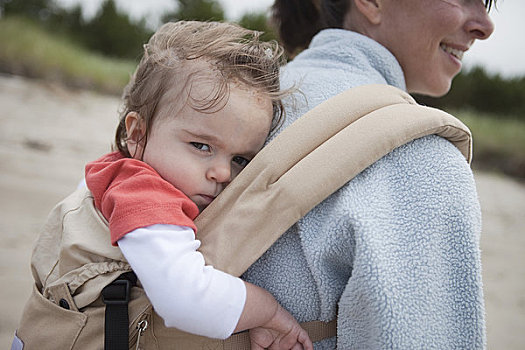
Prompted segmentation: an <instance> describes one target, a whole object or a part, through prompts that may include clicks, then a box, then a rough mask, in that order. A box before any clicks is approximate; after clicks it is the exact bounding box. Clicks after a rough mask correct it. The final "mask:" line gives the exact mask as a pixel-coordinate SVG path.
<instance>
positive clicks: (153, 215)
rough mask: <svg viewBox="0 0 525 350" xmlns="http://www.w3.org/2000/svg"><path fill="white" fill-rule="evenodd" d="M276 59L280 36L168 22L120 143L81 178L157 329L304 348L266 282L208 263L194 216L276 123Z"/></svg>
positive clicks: (143, 72)
mask: <svg viewBox="0 0 525 350" xmlns="http://www.w3.org/2000/svg"><path fill="white" fill-rule="evenodd" d="M281 61H282V51H281V49H280V48H279V46H278V45H277V44H275V43H265V42H261V41H259V40H258V33H256V32H252V31H248V30H246V29H243V28H240V27H238V26H235V25H232V24H226V23H211V22H209V23H203V22H177V23H168V24H165V25H164V26H162V27H161V28H160V29H159V30H158V31H157V32H156V33H155V34H154V35H153V37H152V38H151V39H150V41H149V43H148V44H147V45H146V46H145V54H144V57H143V58H142V60H141V62H140V64H139V66H138V68H137V71H136V72H135V74H134V76H133V78H132V80H131V82H130V84H129V85H128V87H127V88H126V90H125V93H124V110H123V112H122V114H121V119H120V123H119V125H118V127H117V132H116V147H117V149H118V150H117V151H115V152H113V153H110V154H107V155H105V156H103V157H101V158H100V159H98V160H97V161H94V162H92V163H89V164H88V165H87V166H86V184H87V186H88V188H89V190H90V191H91V192H92V194H93V197H94V200H95V206H96V208H97V209H98V210H99V211H100V212H101V213H102V214H103V216H104V217H105V218H106V220H107V221H108V223H109V229H110V234H111V242H112V244H113V245H118V247H119V248H120V249H121V251H122V253H123V255H124V256H125V258H126V260H127V261H128V262H129V264H130V265H131V267H132V269H133V271H134V272H135V273H136V275H137V276H138V279H139V280H140V282H141V283H142V286H143V287H144V290H145V292H146V294H147V296H148V298H149V299H150V301H151V303H152V305H153V306H154V309H155V310H156V312H157V313H158V314H159V315H160V316H161V317H162V318H163V319H164V322H165V324H166V326H169V327H176V328H178V329H180V330H183V331H187V332H190V333H194V334H199V335H204V336H207V337H211V338H221V339H224V338H227V337H229V336H230V335H231V334H232V333H234V332H238V331H242V330H245V329H252V331H251V332H250V337H251V342H252V349H259V348H261V349H262V348H267V347H270V346H272V349H273V348H276V349H278V348H279V349H280V348H283V349H290V348H294V347H298V348H304V349H312V348H313V347H312V343H311V341H310V339H309V337H308V335H307V333H306V332H305V331H304V330H303V329H302V328H301V327H300V326H299V324H298V323H297V321H296V320H295V319H294V318H293V317H292V316H291V315H290V314H289V313H288V312H287V311H285V310H284V309H283V308H282V307H280V306H279V304H278V303H277V302H276V300H275V299H274V298H273V296H272V295H270V294H269V293H268V292H267V291H265V290H263V289H261V288H259V287H256V286H254V285H252V284H250V283H247V282H244V281H242V280H241V279H239V278H237V277H234V276H231V275H228V274H226V273H223V272H221V271H218V270H215V269H214V268H213V267H211V266H206V265H205V263H204V259H203V256H202V254H200V253H199V252H198V251H197V248H198V247H199V245H200V242H199V241H198V240H196V235H197V237H198V233H196V227H195V224H194V222H193V220H194V219H195V217H196V216H197V215H198V214H199V212H200V211H202V210H203V209H204V208H206V206H207V205H208V204H210V202H211V201H212V200H213V199H214V198H215V197H216V196H217V195H219V193H220V192H221V191H222V190H224V188H225V187H226V186H227V185H228V184H229V183H230V181H232V179H233V178H235V176H237V174H239V172H240V171H241V170H242V169H243V168H244V167H245V166H246V165H247V164H248V163H249V162H250V160H251V159H252V158H253V157H254V156H255V155H256V154H257V152H258V151H259V150H260V149H261V148H262V146H263V145H264V142H265V140H266V137H267V136H268V134H269V132H270V130H271V129H272V128H274V127H275V126H276V125H278V124H279V122H280V119H281V117H282V113H283V112H282V105H281V102H280V98H281V95H282V93H281V92H280V91H279V67H280V63H281ZM253 234H257V232H253Z"/></svg>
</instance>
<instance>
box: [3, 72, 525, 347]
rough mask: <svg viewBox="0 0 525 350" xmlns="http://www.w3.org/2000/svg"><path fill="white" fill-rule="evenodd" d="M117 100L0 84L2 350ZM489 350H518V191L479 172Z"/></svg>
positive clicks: (107, 130)
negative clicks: (44, 244)
mask: <svg viewBox="0 0 525 350" xmlns="http://www.w3.org/2000/svg"><path fill="white" fill-rule="evenodd" d="M119 103H120V101H119V99H118V98H117V97H114V96H106V95H99V94H95V93H93V92H88V91H79V90H77V91H74V90H70V89H68V88H64V87H62V86H60V85H56V84H52V83H46V82H39V81H34V80H27V79H24V78H20V77H11V76H1V75H0V106H1V107H0V125H1V127H0V193H1V196H0V238H1V244H0V309H1V310H2V312H1V313H0V348H1V349H8V348H9V347H10V344H11V338H12V334H13V332H14V330H15V329H16V327H17V323H18V321H19V317H20V314H21V312H22V308H23V306H24V303H25V301H26V299H27V297H28V296H29V293H30V290H31V283H32V282H31V281H32V280H31V272H30V267H29V261H30V255H31V248H32V244H33V242H34V240H35V238H36V235H37V233H38V231H39V228H40V227H41V225H42V224H43V223H44V221H45V219H46V216H47V214H48V213H49V211H50V210H51V209H52V207H53V206H54V205H55V204H56V203H57V202H58V201H59V200H61V199H62V198H64V197H65V196H66V195H68V194H69V193H70V192H71V191H72V190H73V189H74V188H75V187H76V186H77V184H78V182H79V181H80V179H81V178H82V176H83V167H84V164H85V163H86V162H87V161H90V160H93V159H95V158H97V157H98V156H99V155H101V154H103V153H105V152H107V151H108V150H109V149H110V145H111V142H112V138H113V131H114V129H115V126H116V123H117V119H118V108H119ZM475 177H476V182H477V186H478V193H479V197H480V201H481V205H482V210H483V233H482V238H481V248H482V259H483V279H484V290H485V298H486V314H487V339H488V349H505V350H514V349H516V350H518V349H524V348H525V253H524V251H525V215H524V212H525V184H523V183H520V182H517V181H515V180H513V179H510V178H506V177H503V176H499V175H495V174H489V173H483V172H476V173H475Z"/></svg>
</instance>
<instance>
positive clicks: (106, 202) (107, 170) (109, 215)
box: [86, 152, 199, 246]
mask: <svg viewBox="0 0 525 350" xmlns="http://www.w3.org/2000/svg"><path fill="white" fill-rule="evenodd" d="M86 184H87V187H88V188H89V190H90V191H91V193H92V194H93V197H94V199H95V207H96V208H97V209H98V210H100V212H101V213H102V215H104V217H105V218H106V220H107V221H108V222H109V231H110V234H111V243H112V244H113V245H115V246H116V245H117V241H118V240H119V239H120V238H122V237H123V236H124V235H125V234H126V233H128V232H131V231H133V230H136V229H138V228H141V227H146V226H151V225H154V224H169V225H178V226H187V227H190V228H192V229H193V231H194V232H196V230H197V228H196V226H195V224H194V222H193V220H195V217H197V215H198V214H199V209H198V208H197V206H196V205H195V203H193V202H192V201H191V200H190V199H189V198H188V197H187V196H186V195H184V193H182V192H181V191H179V190H178V189H177V188H175V187H174V186H173V185H172V184H170V183H169V182H167V181H166V180H164V179H163V178H162V177H161V176H160V175H159V174H158V173H157V172H156V171H155V170H154V169H153V168H152V167H150V166H149V165H148V164H146V163H144V162H142V161H140V160H137V159H133V158H124V157H123V156H122V155H121V154H120V153H119V152H112V153H109V154H106V155H104V156H102V157H101V158H99V159H97V160H96V161H93V162H90V163H88V164H87V165H86Z"/></svg>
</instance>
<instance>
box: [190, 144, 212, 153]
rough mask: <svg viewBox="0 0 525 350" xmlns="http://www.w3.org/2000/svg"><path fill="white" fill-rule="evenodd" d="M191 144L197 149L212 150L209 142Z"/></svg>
mask: <svg viewBox="0 0 525 350" xmlns="http://www.w3.org/2000/svg"><path fill="white" fill-rule="evenodd" d="M190 143H191V145H192V146H193V147H195V148H196V149H198V150H200V151H205V152H207V151H209V150H210V146H208V145H207V144H205V143H200V142H190Z"/></svg>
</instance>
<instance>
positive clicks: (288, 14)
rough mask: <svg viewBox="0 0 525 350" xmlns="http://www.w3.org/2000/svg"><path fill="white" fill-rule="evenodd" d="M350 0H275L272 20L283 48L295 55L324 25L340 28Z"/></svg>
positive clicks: (306, 45)
mask: <svg viewBox="0 0 525 350" xmlns="http://www.w3.org/2000/svg"><path fill="white" fill-rule="evenodd" d="M349 2H350V0H275V1H274V4H273V6H272V22H273V24H274V25H275V27H276V28H277V33H278V35H279V38H280V40H281V43H282V45H283V46H284V48H285V50H286V52H287V53H288V54H289V55H290V56H294V55H295V54H297V53H298V52H299V51H301V50H303V49H305V48H307V47H308V45H309V44H310V41H311V40H312V38H313V37H314V36H315V35H316V34H317V33H318V32H319V31H320V30H321V29H325V28H342V27H343V22H344V18H345V15H346V12H347V11H348V8H349Z"/></svg>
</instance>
